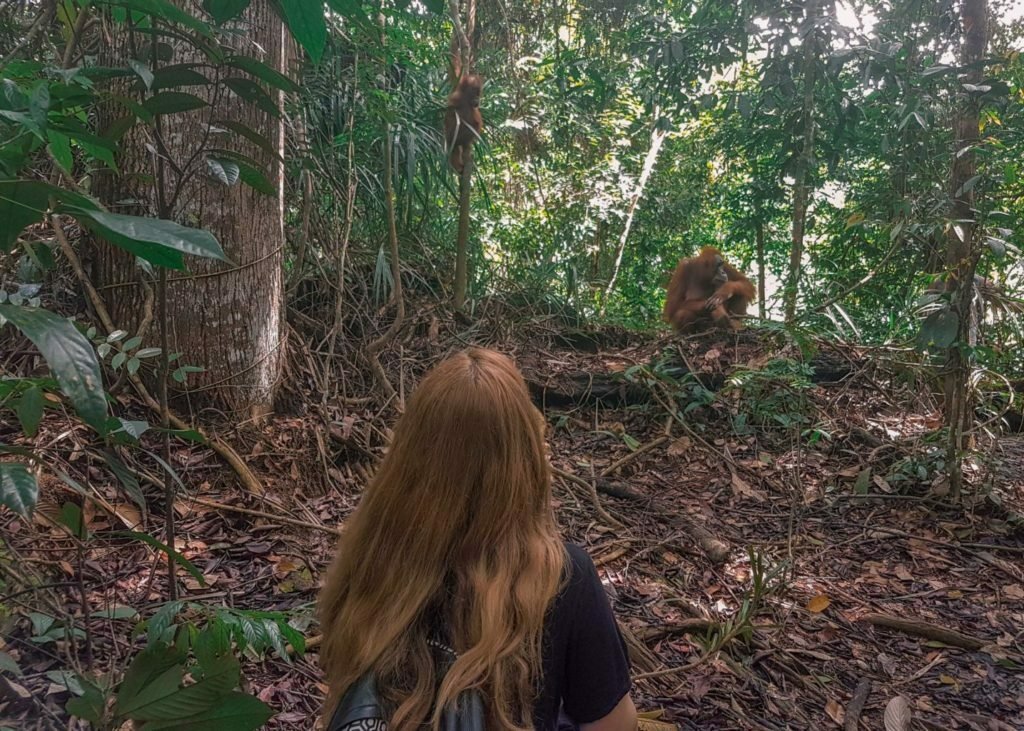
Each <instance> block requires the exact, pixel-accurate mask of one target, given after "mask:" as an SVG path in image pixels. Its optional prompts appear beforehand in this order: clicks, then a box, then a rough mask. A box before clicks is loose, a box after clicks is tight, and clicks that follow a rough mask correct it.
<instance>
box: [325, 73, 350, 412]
mask: <svg viewBox="0 0 1024 731" xmlns="http://www.w3.org/2000/svg"><path fill="white" fill-rule="evenodd" d="M358 84H359V54H358V53H356V57H355V61H354V63H353V70H352V100H351V104H350V105H349V111H348V120H347V122H346V124H345V127H346V129H347V130H348V151H347V155H346V157H347V159H348V183H347V185H346V187H345V226H344V229H343V230H342V233H341V243H340V245H339V246H338V256H337V259H336V260H335V262H334V266H335V269H336V270H337V275H336V276H337V280H336V281H337V285H336V286H335V288H334V290H335V291H334V297H335V299H334V323H333V324H332V325H331V330H330V332H329V333H328V334H327V341H328V345H327V368H328V369H330V368H332V367H333V365H332V364H333V363H334V348H335V345H336V343H337V340H338V337H339V336H340V335H341V330H342V325H343V322H344V315H345V266H346V259H347V258H348V243H349V239H350V238H351V236H352V216H353V213H354V211H355V205H356V189H357V187H358V185H359V179H358V178H357V177H356V136H355V126H356V111H355V110H356V97H357V93H358ZM327 394H328V389H324V394H323V398H324V401H325V403H326V399H327V398H328V396H327Z"/></svg>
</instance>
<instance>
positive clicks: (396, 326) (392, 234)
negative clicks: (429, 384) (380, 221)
mask: <svg viewBox="0 0 1024 731" xmlns="http://www.w3.org/2000/svg"><path fill="white" fill-rule="evenodd" d="M393 149H394V145H393V143H392V139H391V125H390V124H388V125H386V126H385V128H384V207H385V212H386V214H387V217H388V242H389V244H390V248H391V279H392V281H393V282H394V287H393V289H392V290H391V299H392V301H393V302H394V303H395V319H394V320H392V322H391V326H390V327H389V328H388V329H387V330H386V331H385V332H384V334H383V335H381V336H380V337H379V338H377V339H376V340H374V341H372V342H370V343H368V344H367V346H366V358H367V360H368V361H369V363H370V367H371V368H372V369H373V374H374V376H375V377H376V379H377V383H378V384H379V385H380V387H381V388H383V389H384V393H385V394H386V395H387V397H388V398H389V399H390V398H392V397H393V396H395V394H396V391H395V387H394V386H392V385H391V381H389V380H388V377H387V374H386V373H385V372H384V368H383V367H382V366H381V364H380V359H379V358H378V355H379V354H380V352H381V351H382V350H383V349H384V346H386V345H387V344H388V343H390V342H391V341H392V339H394V337H395V335H397V334H398V331H399V330H400V329H401V327H402V324H403V322H404V321H405V295H404V294H403V293H402V262H401V260H400V259H399V256H398V228H397V226H396V224H395V186H394V183H393V182H392V175H393V172H392V167H393V165H394V163H393V158H394V152H393Z"/></svg>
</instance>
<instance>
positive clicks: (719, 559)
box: [576, 478, 732, 566]
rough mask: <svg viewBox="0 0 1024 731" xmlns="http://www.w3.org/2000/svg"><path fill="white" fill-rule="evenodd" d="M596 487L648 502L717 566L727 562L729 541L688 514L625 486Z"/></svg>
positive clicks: (621, 496)
mask: <svg viewBox="0 0 1024 731" xmlns="http://www.w3.org/2000/svg"><path fill="white" fill-rule="evenodd" d="M576 479H579V478H576ZM596 487H597V490H598V492H602V493H604V494H605V495H610V496H612V497H617V498H622V499H624V500H632V501H634V502H640V503H646V504H647V507H648V509H649V510H650V511H651V512H652V513H653V514H654V515H655V516H657V517H658V518H659V519H661V520H663V521H665V522H666V523H669V524H670V525H673V526H674V527H676V528H679V530H680V531H682V532H683V533H686V534H688V535H690V536H691V537H692V538H693V539H694V540H695V541H696V542H697V545H698V546H700V547H701V549H702V550H703V551H704V553H705V554H707V557H708V558H709V559H710V560H711V563H713V564H715V565H716V566H720V565H722V564H723V563H725V561H726V559H728V558H729V553H730V552H731V551H732V548H731V547H730V546H729V544H728V543H726V542H724V541H722V540H720V539H718V538H716V537H715V536H713V535H712V534H711V533H710V532H708V531H707V530H706V529H705V528H703V527H702V526H700V525H698V524H697V523H695V522H694V521H693V520H691V519H690V518H689V517H688V516H685V515H681V514H680V513H677V512H676V511H674V510H672V509H671V508H669V507H668V506H667V505H665V504H664V503H661V502H659V501H658V500H656V499H655V498H653V497H647V496H646V495H641V494H640V493H638V492H633V491H632V490H630V489H628V488H625V487H618V486H614V485H608V484H605V483H601V482H599V483H597V485H596Z"/></svg>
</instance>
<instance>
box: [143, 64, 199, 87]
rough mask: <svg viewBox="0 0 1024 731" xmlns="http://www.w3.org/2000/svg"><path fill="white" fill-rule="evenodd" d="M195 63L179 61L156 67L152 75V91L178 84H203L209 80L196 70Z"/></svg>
mask: <svg viewBox="0 0 1024 731" xmlns="http://www.w3.org/2000/svg"><path fill="white" fill-rule="evenodd" d="M197 67H198V65H197V64H190V63H179V64H176V65H174V66H164V67H163V68H161V69H157V71H156V73H154V75H153V91H159V90H160V89H173V88H175V87H178V86H205V85H206V84H209V83H210V80H209V79H208V78H206V77H205V76H204V75H203V74H201V73H199V72H198V71H196V68H197Z"/></svg>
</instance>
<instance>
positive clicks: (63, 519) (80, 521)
mask: <svg viewBox="0 0 1024 731" xmlns="http://www.w3.org/2000/svg"><path fill="white" fill-rule="evenodd" d="M57 522H58V523H60V524H61V525H63V526H64V527H65V528H67V529H68V532H69V533H70V534H71V535H73V536H74V537H75V538H77V539H79V540H81V541H84V540H87V539H88V538H89V528H88V526H86V524H85V519H84V518H83V517H82V509H81V508H80V507H79V506H78V505H76V504H75V503H64V504H63V505H61V506H60V516H59V518H58V520H57Z"/></svg>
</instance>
